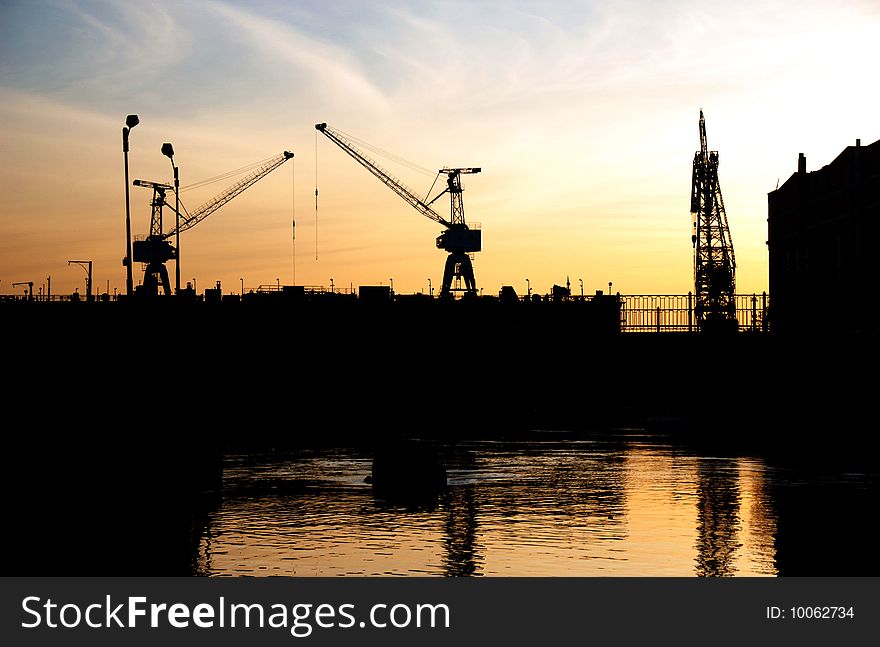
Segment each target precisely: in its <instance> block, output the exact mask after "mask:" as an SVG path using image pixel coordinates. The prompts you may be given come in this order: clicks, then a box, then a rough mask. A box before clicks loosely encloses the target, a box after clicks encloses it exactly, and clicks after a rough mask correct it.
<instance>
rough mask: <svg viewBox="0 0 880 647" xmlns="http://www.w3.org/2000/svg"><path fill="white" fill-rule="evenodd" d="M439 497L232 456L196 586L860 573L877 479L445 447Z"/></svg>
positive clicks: (732, 458) (647, 442)
mask: <svg viewBox="0 0 880 647" xmlns="http://www.w3.org/2000/svg"><path fill="white" fill-rule="evenodd" d="M436 450H437V452H438V453H439V455H440V456H441V458H442V460H443V463H444V465H445V467H446V470H447V487H446V488H445V489H444V490H442V491H440V492H438V493H436V495H432V496H429V497H426V498H425V499H424V500H419V501H415V502H413V501H407V502H404V503H402V502H399V501H394V500H388V498H387V497H385V498H383V497H380V496H377V494H376V493H375V492H374V490H373V486H372V485H371V484H370V483H369V482H367V481H369V479H367V477H368V476H369V475H370V472H371V461H372V452H371V450H370V449H369V448H363V447H352V448H339V447H336V448H310V449H300V450H296V451H284V452H261V453H252V454H248V453H231V454H227V456H226V457H225V462H224V478H223V485H222V491H221V492H220V496H219V497H218V498H217V500H216V502H215V504H214V505H213V506H212V507H211V508H210V509H209V510H207V511H206V512H205V513H204V515H203V517H202V518H201V531H200V537H199V541H198V546H197V551H196V554H195V555H194V557H193V572H194V574H196V575H204V576H270V575H285V576H301V577H310V576H589V577H594V576H778V575H821V574H824V573H833V574H836V575H841V574H849V575H858V574H862V573H864V574H870V573H875V572H876V569H877V558H876V556H875V553H874V551H873V550H871V549H870V546H871V545H872V544H873V542H874V538H873V537H872V533H871V532H870V528H871V527H872V523H870V518H869V517H870V515H873V513H874V512H875V511H876V503H877V492H878V482H880V480H878V476H877V475H876V474H874V473H871V472H865V471H859V470H847V469H838V468H829V467H828V466H827V465H826V466H823V468H822V469H817V468H815V467H813V466H809V465H806V466H805V465H789V464H786V463H785V462H784V461H782V462H780V461H771V460H768V459H766V458H762V457H760V456H750V455H715V454H714V453H713V452H709V451H700V450H695V449H694V448H687V447H682V446H680V445H678V444H676V443H674V442H672V441H671V440H669V439H666V438H664V437H658V436H653V435H649V434H646V433H644V432H642V431H640V430H619V431H618V432H617V433H615V434H606V435H601V436H598V435H587V434H584V435H578V434H574V433H560V432H535V433H533V434H531V435H530V436H529V437H528V438H518V439H504V440H501V439H481V440H471V441H468V440H459V441H456V442H447V443H440V444H437V445H436Z"/></svg>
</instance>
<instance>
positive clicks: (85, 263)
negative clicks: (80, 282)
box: [67, 261, 92, 302]
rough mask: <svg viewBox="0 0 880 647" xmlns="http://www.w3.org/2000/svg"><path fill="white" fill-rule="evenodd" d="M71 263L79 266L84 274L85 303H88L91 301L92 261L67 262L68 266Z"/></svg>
mask: <svg viewBox="0 0 880 647" xmlns="http://www.w3.org/2000/svg"><path fill="white" fill-rule="evenodd" d="M71 263H75V264H77V265H79V266H80V267H81V268H83V270H85V272H86V302H89V301H91V300H92V261H67V264H68V265H70V264H71ZM87 266H88V267H87Z"/></svg>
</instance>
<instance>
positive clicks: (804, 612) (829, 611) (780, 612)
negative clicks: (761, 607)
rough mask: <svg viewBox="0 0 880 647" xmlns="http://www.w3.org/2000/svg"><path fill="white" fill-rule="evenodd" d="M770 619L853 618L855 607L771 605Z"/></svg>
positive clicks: (767, 611)
mask: <svg viewBox="0 0 880 647" xmlns="http://www.w3.org/2000/svg"><path fill="white" fill-rule="evenodd" d="M766 614H767V616H766V617H767V619H768V620H852V619H853V618H855V609H854V607H847V606H795V607H785V608H783V607H776V606H769V607H767V610H766Z"/></svg>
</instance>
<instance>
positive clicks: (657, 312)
mask: <svg viewBox="0 0 880 647" xmlns="http://www.w3.org/2000/svg"><path fill="white" fill-rule="evenodd" d="M620 300H621V302H622V303H621V311H620V329H621V331H622V332H685V333H686V332H697V320H696V317H695V315H694V303H695V298H694V295H693V293H691V292H688V293H687V294H635V295H620ZM735 300H736V301H735V302H736V319H737V322H738V323H739V330H740V331H741V332H767V309H768V307H769V305H770V300H769V296H768V295H767V293H766V292H762V293H761V294H757V293H755V294H737V295H735Z"/></svg>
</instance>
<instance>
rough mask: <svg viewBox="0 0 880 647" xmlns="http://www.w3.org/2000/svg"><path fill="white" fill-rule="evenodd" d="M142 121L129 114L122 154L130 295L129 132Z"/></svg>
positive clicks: (128, 292)
mask: <svg viewBox="0 0 880 647" xmlns="http://www.w3.org/2000/svg"><path fill="white" fill-rule="evenodd" d="M139 123H140V120H139V119H138V116H137V115H128V116H127V117H126V118H125V126H124V127H123V128H122V155H123V157H124V158H125V258H124V259H123V261H122V263H123V265H125V293H126V295H128V296H129V297H130V296H131V295H132V294H133V293H134V281H133V280H132V276H131V201H130V198H129V188H128V134H129V133H130V132H131V129H132V128H134V127H135V126H137V125H138V124H139Z"/></svg>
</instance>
